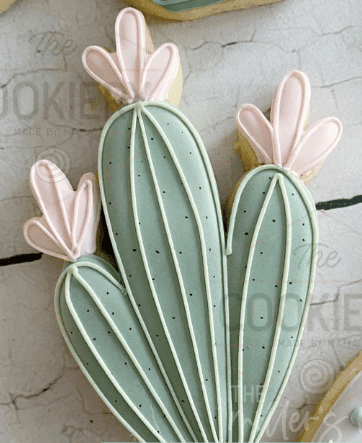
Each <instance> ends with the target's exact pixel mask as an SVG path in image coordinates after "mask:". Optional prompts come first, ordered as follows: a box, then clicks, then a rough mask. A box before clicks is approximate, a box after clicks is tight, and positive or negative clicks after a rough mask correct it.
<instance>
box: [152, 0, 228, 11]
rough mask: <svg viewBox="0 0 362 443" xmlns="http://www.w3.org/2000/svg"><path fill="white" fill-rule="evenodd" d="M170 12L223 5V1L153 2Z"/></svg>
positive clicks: (169, 0) (176, 0)
mask: <svg viewBox="0 0 362 443" xmlns="http://www.w3.org/2000/svg"><path fill="white" fill-rule="evenodd" d="M152 1H153V2H154V3H156V5H160V6H162V7H163V8H165V9H166V11H169V12H180V11H186V10H190V9H195V8H202V7H203V6H209V5H215V4H217V3H222V1H223V0H152Z"/></svg>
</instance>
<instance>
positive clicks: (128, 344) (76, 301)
mask: <svg viewBox="0 0 362 443" xmlns="http://www.w3.org/2000/svg"><path fill="white" fill-rule="evenodd" d="M56 294H57V297H56V303H55V306H56V312H57V318H58V322H59V325H60V327H61V330H62V333H63V335H64V337H65V339H66V341H67V344H68V345H69V346H70V349H71V351H72V353H73V355H74V354H75V355H76V359H77V361H78V362H79V361H80V362H81V367H82V369H83V372H84V373H85V375H86V376H87V378H88V379H90V381H91V383H92V384H93V386H94V387H95V389H96V390H97V388H98V390H97V392H98V393H99V390H102V391H103V394H102V395H101V397H102V399H103V400H104V401H105V402H106V404H107V405H108V406H111V410H112V412H113V413H115V415H116V416H117V418H119V419H120V421H121V422H122V423H123V424H125V425H126V427H127V428H128V429H130V431H131V432H132V433H133V434H134V435H135V436H137V438H141V439H142V440H146V441H155V440H160V441H188V440H190V439H191V438H192V436H191V435H190V434H189V433H188V432H187V429H186V428H185V425H184V423H183V421H182V420H181V417H180V418H179V419H178V420H176V423H175V421H174V419H173V418H172V417H177V416H178V414H177V412H178V411H177V408H176V406H175V404H174V402H173V399H172V397H171V395H170V393H169V391H168V388H167V386H166V384H165V382H164V380H163V378H162V374H161V373H160V371H159V368H158V365H157V362H156V361H155V359H154V357H153V354H152V352H151V350H150V349H149V347H148V346H147V344H146V346H145V345H144V338H143V331H142V328H141V326H140V325H139V322H138V319H137V318H136V316H135V314H134V311H133V307H132V306H131V303H130V301H129V299H128V296H127V294H126V292H125V289H124V288H123V287H122V286H121V285H120V284H119V283H118V280H117V274H116V273H115V272H114V270H113V268H112V267H111V266H110V265H109V264H108V263H107V262H105V261H104V260H102V259H100V258H99V257H94V256H89V257H85V258H84V259H83V260H82V261H80V260H79V261H78V262H76V263H75V264H72V265H70V266H68V267H67V268H66V269H65V271H63V274H62V276H61V277H60V279H59V282H58V286H57V292H56ZM102 334H103V335H102ZM94 338H97V340H94ZM93 340H94V341H93ZM115 355H117V358H114V356H115ZM123 360H124V364H123ZM122 374H123V375H122ZM124 379H127V384H124V383H123V380H124ZM102 387H103V388H102ZM110 403H111V404H110ZM140 405H142V407H141V406H140ZM115 411H116V412H115Z"/></svg>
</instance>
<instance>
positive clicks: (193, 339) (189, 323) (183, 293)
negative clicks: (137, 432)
mask: <svg viewBox="0 0 362 443" xmlns="http://www.w3.org/2000/svg"><path fill="white" fill-rule="evenodd" d="M144 113H145V115H146V116H147V117H148V118H149V120H150V121H151V122H152V124H153V125H154V126H155V128H156V130H158V131H160V129H161V128H160V126H159V125H158V123H157V120H155V119H154V118H153V117H152V114H150V113H149V112H148V111H147V110H146V109H145V110H144ZM137 116H138V120H139V122H140V127H141V132H142V137H143V141H144V146H145V151H146V156H147V160H148V162H149V165H150V170H151V175H152V180H153V184H154V187H155V191H156V194H157V201H158V204H159V206H160V211H161V216H162V221H163V224H164V227H165V232H166V236H167V240H168V243H169V247H170V252H171V255H172V261H173V263H174V266H175V271H176V274H177V280H178V284H179V286H180V292H181V296H182V300H183V304H184V309H185V313H186V319H187V326H188V328H189V333H190V336H191V343H192V349H193V352H194V354H195V361H196V365H197V372H198V375H199V380H200V384H201V389H202V394H203V397H204V400H205V405H206V410H207V414H208V417H209V421H210V423H213V419H212V418H211V409H210V405H209V401H208V397H207V393H206V387H205V381H204V377H203V375H202V368H201V362H200V356H199V352H198V348H197V342H196V337H195V332H194V327H193V323H192V319H191V314H190V309H189V305H188V302H187V296H186V290H185V284H184V281H183V277H182V271H181V269H180V264H179V261H178V259H177V255H176V251H175V245H174V243H173V240H172V234H171V231H170V226H169V224H168V221H167V215H166V211H165V207H164V205H163V202H162V198H161V191H160V187H159V184H158V181H157V177H156V172H155V169H154V165H153V161H152V158H151V154H150V148H149V145H148V141H147V135H146V130H145V125H144V122H143V118H142V115H141V112H140V109H139V108H138V109H137ZM161 134H162V133H161ZM161 136H162V139H163V141H164V143H165V145H166V146H167V148H168V150H169V152H170V155H171V157H172V159H173V161H174V162H175V165H176V169H177V172H178V173H179V176H180V179H181V180H182V182H183V183H185V184H186V183H187V181H186V177H185V176H184V174H183V172H182V169H181V168H180V165H179V164H178V160H177V157H176V156H175V153H174V152H173V149H172V146H171V144H170V143H169V141H168V140H167V139H166V138H165V137H164V136H163V135H161ZM132 146H133V147H134V143H133V144H132V145H131V168H132V170H131V183H132V184H134V162H133V161H132V159H133V158H134V156H133V155H132V154H133V152H132ZM132 172H133V173H132ZM132 176H133V177H132ZM185 190H186V193H187V195H188V197H189V199H190V203H191V207H192V212H193V214H194V217H195V219H196V223H197V227H198V231H199V237H200V242H201V244H202V256H203V257H202V258H203V263H204V273H205V286H206V294H207V302H208V305H209V306H208V307H209V312H210V287H209V276H208V268H207V265H206V257H205V256H206V254H205V241H204V233H203V229H202V225H201V220H200V215H199V212H198V210H197V207H196V205H195V202H194V199H193V196H192V193H191V190H190V188H189V187H188V186H187V184H186V185H185ZM134 194H135V193H134V192H133V193H132V195H134ZM133 208H134V212H135V213H137V209H136V205H135V199H133ZM137 221H138V217H137V220H136V227H137ZM137 231H138V234H139V235H140V229H139V226H138V227H137ZM139 244H142V239H141V241H139ZM144 257H145V254H144ZM146 260H147V259H146V258H145V261H146ZM149 280H150V279H149ZM154 293H155V296H156V297H157V295H156V292H154ZM161 312H162V308H160V315H162V314H161ZM209 318H210V317H209ZM211 319H212V317H211ZM164 325H165V326H164V327H165V328H167V325H166V322H164ZM212 328H213V324H210V332H211V335H212V338H211V340H212V342H214V337H213V332H214V331H213V329H212ZM168 336H169V337H170V339H171V341H172V338H171V336H170V335H169V334H168ZM172 348H173V352H174V358H175V360H176V361H178V357H177V353H176V351H175V350H174V347H173V346H172ZM212 349H213V358H214V369H215V371H216V374H215V377H218V374H217V364H215V360H216V359H215V348H214V347H212ZM178 365H179V371H180V375H181V377H182V380H183V383H184V384H185V385H187V382H186V379H185V376H184V374H183V371H182V366H181V365H180V363H179V364H178ZM216 380H217V378H216ZM215 388H216V392H217V394H219V393H220V391H219V389H218V388H219V385H218V383H217V382H215ZM189 397H191V394H189ZM218 403H219V404H220V402H218ZM212 432H213V437H214V438H215V439H216V440H217V438H218V437H217V436H216V431H215V427H214V426H213V427H212ZM205 437H206V435H205Z"/></svg>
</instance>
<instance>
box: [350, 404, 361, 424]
mask: <svg viewBox="0 0 362 443" xmlns="http://www.w3.org/2000/svg"><path fill="white" fill-rule="evenodd" d="M349 420H350V422H351V423H352V425H353V426H356V428H362V407H361V406H359V407H358V408H356V409H354V410H353V411H352V413H351V415H350V416H349Z"/></svg>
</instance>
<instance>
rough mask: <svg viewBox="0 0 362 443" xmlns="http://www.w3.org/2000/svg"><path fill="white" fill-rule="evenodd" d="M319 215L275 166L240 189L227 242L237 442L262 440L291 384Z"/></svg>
mask: <svg viewBox="0 0 362 443" xmlns="http://www.w3.org/2000/svg"><path fill="white" fill-rule="evenodd" d="M317 235H318V234H317V225H316V213H315V207H314V205H313V202H312V199H311V197H310V194H309V193H308V191H307V190H306V188H305V187H304V185H302V184H301V183H300V182H299V181H298V180H297V179H295V177H294V176H293V175H292V174H290V173H288V172H286V171H285V170H283V169H282V168H280V167H278V166H274V165H267V166H261V167H259V168H257V169H254V170H253V171H251V172H250V173H248V174H247V175H246V176H245V177H244V178H243V180H242V181H241V183H240V184H239V187H238V189H237V192H236V194H235V198H234V203H233V209H232V213H231V217H230V224H229V234H228V241H227V254H228V280H229V294H230V295H229V296H230V329H231V361H232V385H233V387H234V390H233V394H234V395H233V416H234V425H233V441H239V442H244V441H259V439H260V437H261V435H262V433H263V431H264V429H265V427H266V425H267V424H268V419H269V417H270V416H271V414H272V412H273V411H274V409H275V407H276V405H277V403H278V401H279V399H280V397H281V395H282V392H283V389H284V387H285V385H286V382H287V380H288V377H289V374H290V372H291V368H292V365H293V362H294V359H295V356H296V352H297V350H298V342H299V340H300V338H301V334H302V331H303V327H304V323H305V320H306V315H307V311H308V306H309V300H310V297H311V292H312V287H313V279H314V274H315V265H316V247H317V242H318V240H317Z"/></svg>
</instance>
